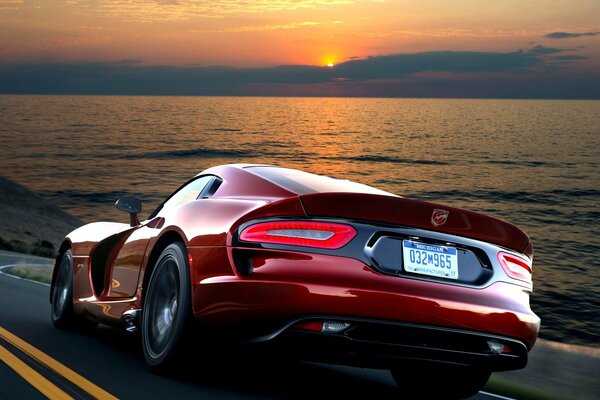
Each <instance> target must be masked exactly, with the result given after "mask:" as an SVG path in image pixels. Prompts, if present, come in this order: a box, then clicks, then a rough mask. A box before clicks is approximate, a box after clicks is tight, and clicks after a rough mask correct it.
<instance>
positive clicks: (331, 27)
mask: <svg viewBox="0 0 600 400" xmlns="http://www.w3.org/2000/svg"><path fill="white" fill-rule="evenodd" d="M599 21H600V1H598V0H576V1H573V0H547V1H540V0H534V1H522V0H520V1H516V0H514V1H513V0H499V1H494V2H492V1H485V0H477V1H475V0H462V1H452V0H421V1H416V0H412V1H411V0H407V1H403V0H279V1H268V0H216V1H197V0H154V1H149V0H147V1H144V0H66V1H58V0H33V1H29V0H0V92H11V91H12V92H28V91H34V92H35V90H33V89H35V88H34V87H32V86H31V84H26V83H25V82H21V81H25V80H27V79H29V78H31V77H32V76H35V77H37V79H38V80H39V84H40V86H38V87H39V88H40V89H39V90H40V91H41V92H52V91H57V92H61V91H66V92H69V90H66V88H68V87H75V88H81V86H79V87H78V86H77V85H75V84H74V83H73V82H72V79H71V80H69V77H64V76H62V77H61V78H60V80H59V81H56V79H54V78H56V75H57V74H58V75H61V74H60V71H69V74H68V75H69V76H75V75H76V76H78V77H79V79H78V80H79V81H81V78H85V77H87V78H89V79H87V81H88V84H89V85H88V89H89V91H90V92H94V90H93V88H94V87H96V86H98V87H102V86H103V87H104V88H107V87H108V86H110V85H112V86H111V87H113V89H114V92H115V93H118V92H119V91H120V90H119V88H122V90H121V91H122V92H128V90H129V91H131V92H132V93H137V92H139V90H137V91H136V89H135V87H133V86H131V82H128V84H129V86H127V85H125V86H123V85H122V82H121V81H119V78H112V77H114V76H115V74H116V75H119V74H121V75H122V74H124V73H125V72H126V71H129V72H131V73H134V72H135V73H136V75H138V76H139V79H141V80H146V79H147V80H151V81H153V82H157V80H158V81H161V82H163V81H164V82H166V83H165V84H163V85H161V87H162V88H163V89H164V88H166V87H169V88H171V89H172V90H171V91H173V92H175V93H177V92H178V90H180V89H177V88H178V87H184V86H186V84H185V83H184V82H183V81H184V80H186V79H188V81H186V82H187V83H191V82H200V83H199V84H198V86H199V87H198V90H200V89H201V88H200V86H202V87H203V88H205V89H206V88H208V87H212V88H213V89H214V90H216V92H219V90H217V86H219V85H221V84H224V83H228V82H229V83H230V82H231V81H232V77H234V78H233V80H234V81H235V82H234V83H235V85H238V86H236V87H237V88H238V89H239V88H240V87H241V86H239V85H242V86H243V87H244V88H246V90H250V91H252V90H254V91H256V92H257V93H258V94H260V92H261V90H262V89H261V88H263V89H264V87H265V86H264V85H270V89H269V90H271V91H273V90H275V92H277V93H279V94H285V93H286V90H288V89H289V90H291V89H293V90H292V92H293V93H296V94H297V92H298V91H300V92H303V91H304V92H306V93H308V94H310V92H311V87H312V88H316V87H317V86H318V87H320V88H321V89H320V91H322V90H323V88H324V87H325V86H327V87H329V89H328V90H334V91H335V88H336V87H337V88H338V89H339V88H343V90H342V91H344V90H345V91H347V92H353V93H355V94H356V95H360V94H361V93H363V92H365V91H367V92H368V87H371V86H373V84H376V83H378V82H379V83H383V82H384V80H385V81H386V82H387V83H390V82H391V83H392V86H393V85H394V84H395V85H396V86H398V85H400V84H402V87H404V88H411V87H412V88H413V89H414V91H416V93H417V94H418V93H419V90H421V89H419V88H423V90H425V89H424V88H425V86H424V85H425V83H426V82H434V81H436V82H439V80H440V79H442V80H443V81H444V82H448V81H452V82H451V85H452V91H456V90H460V88H461V87H462V86H461V85H466V86H465V87H468V86H469V84H468V83H469V82H470V83H473V82H479V81H481V80H482V79H483V80H485V81H486V82H488V83H489V81H490V79H491V80H493V81H494V82H496V83H497V84H496V87H498V86H499V87H503V86H504V85H505V82H506V81H511V82H522V81H524V80H527V81H529V82H533V81H535V82H537V83H536V84H535V85H537V86H536V87H537V88H540V87H542V86H543V85H547V84H549V82H550V81H551V79H549V77H550V75H552V77H554V78H558V77H560V79H561V80H562V81H564V80H565V79H572V80H573V82H574V85H575V86H572V85H571V89H570V90H571V92H570V94H569V93H564V97H578V96H576V95H574V92H573V90H575V89H577V88H579V87H581V89H582V90H583V92H581V93H583V95H582V97H595V96H594V93H597V94H598V97H600V93H599V92H600V90H599V89H600V83H599V79H598V71H600V22H599ZM327 64H334V66H333V67H327ZM290 65H296V66H305V67H307V66H317V67H319V70H314V68H312V67H311V68H308V67H307V68H305V69H297V70H295V71H289V70H286V71H283V72H282V70H281V68H277V67H279V66H290ZM342 66H343V67H344V68H342ZM232 67H233V68H234V70H232ZM273 68H275V69H273ZM328 68H329V69H330V70H331V71H321V70H324V69H328ZM358 70H360V72H359V71H358ZM234 71H235V72H240V73H241V74H234ZM367 72H368V73H367ZM27 74H29V75H27ZM73 74H74V75H73ZM207 74H208V75H207ZM211 74H212V75H211ZM215 74H216V75H215ZM244 74H246V75H244ZM307 74H308V75H310V76H311V78H310V79H307V78H306V76H307ZM209 75H210V76H209ZM273 75H276V76H277V78H276V79H275V78H269V77H272V76H273ZM483 75H485V77H484V76H483ZM52 76H53V77H54V78H52ZM174 76H177V78H176V79H175V78H174ZM103 77H104V78H103ZM101 78H102V79H101ZM484 78H485V79H484ZM526 78H532V79H526ZM51 79H54V81H53V84H52V85H50V86H48V84H49V80H51ZM90 79H95V80H96V81H97V83H98V82H99V81H100V80H102V81H103V82H104V83H103V84H100V83H98V85H96V86H94V85H93V84H92V83H90V82H89V81H90ZM107 79H108V81H107ZM115 79H116V80H115ZM174 81H177V82H174ZM377 81H378V82H377ZM19 82H21V83H22V84H20V85H17V83H19ZM61 82H63V84H61ZM107 82H108V86H106V85H107ZM207 82H208V83H210V84H207ZM465 82H467V83H465ZM590 82H591V85H592V86H591V87H590ZM486 84H487V83H486ZM530 84H532V85H533V83H530ZM140 85H141V84H140ZM169 85H170V86H169ZM177 85H179V86H177ZM256 85H259V86H260V88H259V87H258V86H256ZM290 85H291V86H290ZM295 85H298V86H295ZM307 85H308V86H307ZM311 85H313V86H311ZM336 85H337V86H336ZM473 85H475V84H474V83H473ZM2 86H4V88H3V87H2ZM141 86H143V85H141ZM141 86H140V87H141ZM187 86H188V87H189V85H187ZM221 86H222V85H221ZM221 86H219V87H221ZM275 86H277V88H275ZM334 86H335V87H334ZM367 86H368V87H367ZM386 86H387V87H388V88H389V85H387V84H386ZM430 86H431V85H430ZM520 86H522V85H521V83H516V84H515V88H518V87H520ZM566 86H568V85H566ZM127 87H128V88H129V89H127ZM145 87H146V88H148V86H147V85H146V86H145ZM44 88H46V89H44ZM252 88H254V89H252ZM332 88H333V89H332ZM379 88H380V89H381V88H382V86H381V85H380V86H379ZM573 88H575V89H573ZM62 89H65V90H62ZM138 89H139V88H138ZM546 89H548V90H546V91H547V92H548V93H550V92H552V90H554V91H556V90H558V89H557V88H556V87H553V88H546ZM550 89H552V90H550ZM207 90H208V89H207ZM223 90H225V89H223ZM228 90H231V91H232V93H235V91H236V90H237V89H234V88H233V87H232V86H231V85H230V86H229V89H228ZM269 90H267V92H269ZM406 90H408V89H406ZM431 90H432V89H430V91H431ZM488 90H489V91H493V88H492V87H490V88H489V89H488ZM565 90H567V88H564V89H560V90H559V92H560V93H562V92H563V91H565ZM75 91H77V90H75ZM200 91H201V90H200ZM320 91H319V90H317V92H319V93H320ZM166 92H167V93H168V92H169V90H167V91H166ZM225 92H227V90H225ZM242 92H243V91H242ZM409 92H410V90H409ZM425 92H427V91H426V90H425ZM425 92H424V94H427V93H425ZM467 92H468V90H467ZM269 93H270V92H269ZM277 93H275V94H277ZM557 93H558V92H557ZM560 93H559V95H558V97H561V96H560ZM227 94H230V93H227ZM300 94H301V93H300ZM391 94H392V95H393V93H391ZM408 94H410V93H408ZM434 94H435V93H434ZM549 96H550V97H552V96H551V94H549ZM484 97H485V96H484ZM517 97H518V96H517ZM524 97H527V96H524ZM541 97H547V96H541Z"/></svg>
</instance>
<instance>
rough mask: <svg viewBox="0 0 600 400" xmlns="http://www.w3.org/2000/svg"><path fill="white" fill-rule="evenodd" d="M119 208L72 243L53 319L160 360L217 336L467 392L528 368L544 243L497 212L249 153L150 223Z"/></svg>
mask: <svg viewBox="0 0 600 400" xmlns="http://www.w3.org/2000/svg"><path fill="white" fill-rule="evenodd" d="M116 207H117V208H118V209H119V210H122V211H124V212H126V213H128V214H129V223H116V222H95V223H90V224H87V225H84V226H82V227H80V228H78V229H76V230H75V231H73V232H71V233H70V234H69V235H67V237H66V238H65V240H64V242H63V243H62V245H61V247H60V249H59V252H58V255H57V257H56V262H55V266H54V271H53V277H52V284H51V291H50V303H51V317H52V321H53V323H54V325H55V326H56V327H57V328H61V329H64V328H73V327H80V326H92V327H93V326H95V325H97V324H98V323H102V324H106V325H110V326H114V327H121V328H123V329H126V330H127V331H131V332H136V331H137V332H139V336H140V340H141V342H142V348H143V354H144V357H145V359H146V362H147V363H148V364H149V366H150V368H152V369H155V370H164V369H165V368H166V367H169V366H172V365H173V364H175V363H177V362H180V361H179V360H181V355H182V353H184V352H186V348H188V346H190V343H193V345H194V346H197V345H199V344H198V343H197V342H198V341H200V339H199V337H200V336H198V337H193V338H192V339H191V341H190V338H189V336H190V335H198V334H199V333H198V332H204V333H206V332H213V333H217V334H214V335H212V336H210V335H209V336H206V337H211V338H212V339H210V340H226V341H232V342H233V341H235V342H236V343H246V344H248V345H249V346H251V345H253V344H254V345H260V346H265V345H267V346H277V347H278V348H281V349H285V350H287V351H289V352H290V353H292V354H293V355H295V356H298V357H300V358H303V359H306V360H312V361H319V362H326V363H332V364H345V365H354V366H362V367H371V368H380V369H389V370H390V371H391V374H392V377H393V378H394V380H395V381H396V382H397V383H398V385H399V386H401V388H402V389H403V390H405V391H407V392H411V391H412V392H415V393H419V394H421V395H431V394H438V395H439V394H440V393H441V394H442V395H443V397H445V398H461V397H467V396H470V395H472V394H474V393H476V392H477V391H478V390H479V389H480V388H481V387H483V385H484V384H485V383H486V381H487V380H488V378H489V376H490V374H491V373H492V372H494V371H504V370H512V369H519V368H523V367H524V366H525V365H526V363H527V355H528V351H529V350H531V348H532V347H533V345H534V343H535V341H536V338H537V335H538V330H539V325H540V319H539V318H538V317H537V316H536V314H534V313H533V312H532V311H531V308H530V306H529V295H530V293H531V291H532V258H533V246H532V244H531V241H530V239H529V237H528V236H527V235H526V234H525V233H524V232H523V231H522V230H521V229H519V228H517V227H516V226H514V225H512V224H510V223H508V222H506V221H503V220H501V219H498V218H495V217H491V216H487V215H483V214H479V213H475V212H471V211H466V210H463V209H459V208H455V207H449V206H444V205H439V204H433V203H428V202H424V201H417V200H412V199H409V198H405V197H401V196H397V195H394V194H391V193H388V192H385V191H382V190H378V189H375V188H373V187H370V186H367V185H363V184H359V183H355V182H351V181H347V180H339V179H334V178H331V177H327V176H321V175H315V174H311V173H307V172H302V171H299V170H294V169H287V168H280V167H275V166H267V165H238V164H236V165H224V166H217V167H213V168H210V169H207V170H205V171H204V172H202V173H200V174H199V175H197V176H195V177H194V178H193V179H191V180H190V181H188V182H186V183H185V184H184V185H182V186H181V187H180V188H179V189H178V190H176V191H175V192H174V193H173V194H172V195H171V196H170V197H168V198H167V199H166V200H165V201H164V202H163V203H162V204H160V206H158V208H156V209H155V210H154V211H153V212H152V213H151V214H150V215H149V216H148V217H147V218H146V219H145V220H140V218H139V214H140V212H141V210H142V205H141V202H140V201H139V200H137V199H135V198H131V197H129V198H122V199H119V200H118V201H117V203H116ZM219 332H221V333H223V334H220V333H219ZM202 337H204V336H202ZM203 340H208V339H203ZM194 343H195V344H194Z"/></svg>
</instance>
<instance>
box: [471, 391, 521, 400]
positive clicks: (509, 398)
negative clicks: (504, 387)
mask: <svg viewBox="0 0 600 400" xmlns="http://www.w3.org/2000/svg"><path fill="white" fill-rule="evenodd" d="M479 393H481V394H485V395H486V396H491V397H495V398H496V399H502V400H515V399H513V398H512V397H505V396H500V395H499V394H494V393H489V392H484V391H481V392H479Z"/></svg>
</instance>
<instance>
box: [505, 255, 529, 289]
mask: <svg viewBox="0 0 600 400" xmlns="http://www.w3.org/2000/svg"><path fill="white" fill-rule="evenodd" d="M498 261H499V262H500V265H501V266H502V269H503V270H504V272H506V274H507V275H508V276H510V277H511V278H514V279H519V280H521V281H525V282H528V283H531V262H530V261H526V260H525V259H523V258H520V257H517V256H514V255H512V254H508V253H504V252H499V253H498Z"/></svg>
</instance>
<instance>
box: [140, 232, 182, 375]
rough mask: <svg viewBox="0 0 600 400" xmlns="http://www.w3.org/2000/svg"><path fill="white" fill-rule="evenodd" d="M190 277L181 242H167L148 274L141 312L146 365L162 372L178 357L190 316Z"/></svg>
mask: <svg viewBox="0 0 600 400" xmlns="http://www.w3.org/2000/svg"><path fill="white" fill-rule="evenodd" d="M190 286H191V285H190V277H189V267H188V263H187V257H186V250H185V247H184V245H183V244H182V243H173V244H171V245H169V246H168V247H167V248H166V249H165V250H164V251H163V252H162V254H161V255H160V257H159V258H158V262H157V263H156V267H155V268H154V271H153V272H152V275H151V277H150V282H149V283H148V289H147V291H146V295H145V298H144V308H143V311H142V329H141V330H142V347H143V351H144V357H145V359H146V362H147V363H148V365H149V366H150V367H151V368H152V369H154V370H158V371H164V370H165V369H166V367H168V366H170V365H172V364H173V363H174V361H175V360H176V359H177V358H178V355H179V354H180V350H181V349H182V347H183V342H184V340H183V339H184V337H185V333H186V327H187V325H189V320H190V318H191V299H190V291H191V290H190Z"/></svg>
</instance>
